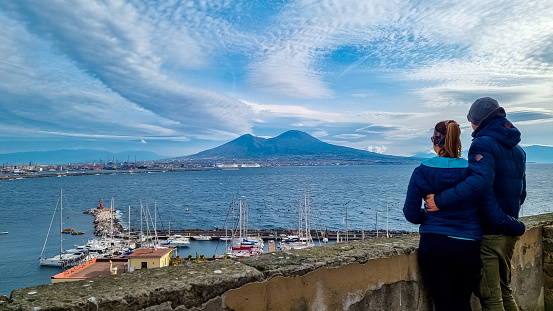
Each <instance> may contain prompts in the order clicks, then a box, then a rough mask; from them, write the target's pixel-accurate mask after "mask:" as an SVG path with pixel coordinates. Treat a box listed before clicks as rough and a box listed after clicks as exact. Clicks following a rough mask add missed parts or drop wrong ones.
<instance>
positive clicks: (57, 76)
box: [0, 0, 553, 156]
mask: <svg viewBox="0 0 553 311" xmlns="http://www.w3.org/2000/svg"><path fill="white" fill-rule="evenodd" d="M551 16H553V2H551V1H526V0H521V1H481V0H478V1H471V0H463V1H403V0H401V1H394V0H390V1H354V0H320V1H254V0H244V1H241V0H232V1H231V0H228V1H226V0H216V1H211V0H205V1H171V0H167V1H138V0H114V1H107V0H106V1H96V0H86V1H69V0H67V1H64V0H51V1H43V0H20V1H1V2H0V29H1V30H0V153H11V152H19V151H35V150H40V151H46V150H57V149H101V150H108V151H113V152H121V151H126V150H148V151H154V152H156V153H158V154H161V155H166V156H179V155H188V154H192V153H196V152H199V151H202V150H204V149H208V148H212V147H215V146H218V145H220V144H222V143H225V142H227V141H229V140H231V139H234V138H236V137H238V136H240V135H242V134H247V133H250V134H253V135H256V136H262V137H274V136H276V135H279V134H280V133H282V132H284V131H286V130H290V129H296V130H302V131H305V132H307V133H309V134H311V135H313V136H315V137H317V138H319V139H321V140H323V141H325V142H329V143H333V144H338V145H343V146H349V147H354V148H358V149H364V150H370V151H375V152H381V153H386V154H394V155H412V154H414V153H416V152H424V151H428V150H430V148H431V143H430V139H429V137H430V135H431V131H432V128H433V126H434V125H435V123H436V122H438V121H440V120H445V119H455V120H457V121H458V122H460V123H461V124H462V129H463V134H462V139H463V144H464V149H467V148H468V146H469V144H470V132H471V130H470V125H469V123H468V121H467V120H466V114H467V111H468V109H469V107H470V104H471V103H472V102H473V101H474V100H476V99H477V98H480V97H484V96H491V97H494V98H496V99H497V100H498V101H499V102H500V104H501V105H502V106H503V107H505V109H506V110H507V116H508V118H510V119H511V120H512V121H513V122H514V124H515V125H516V126H517V127H518V128H519V129H520V130H521V132H522V134H523V136H522V139H523V141H522V144H523V146H524V145H534V144H539V145H548V146H552V145H553V135H551V134H552V133H553V19H551Z"/></svg>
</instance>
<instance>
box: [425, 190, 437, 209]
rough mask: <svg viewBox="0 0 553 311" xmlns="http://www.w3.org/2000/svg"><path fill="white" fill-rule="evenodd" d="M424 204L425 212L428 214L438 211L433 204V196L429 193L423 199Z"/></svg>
mask: <svg viewBox="0 0 553 311" xmlns="http://www.w3.org/2000/svg"><path fill="white" fill-rule="evenodd" d="M424 203H425V204H426V210H427V211H429V212H437V211H439V210H440V209H439V208H438V207H437V206H436V203H435V202H434V194H433V193H431V194H429V195H427V196H426V198H425V199H424Z"/></svg>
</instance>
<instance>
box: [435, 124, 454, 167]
mask: <svg viewBox="0 0 553 311" xmlns="http://www.w3.org/2000/svg"><path fill="white" fill-rule="evenodd" d="M432 142H433V143H434V145H435V146H438V147H440V150H439V151H438V156H440V157H447V158H460V157H461V129H460V127H459V124H458V123H457V122H455V121H454V120H446V121H440V122H438V124H436V126H435V127H434V134H433V136H432Z"/></svg>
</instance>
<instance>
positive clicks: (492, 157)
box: [434, 107, 526, 234]
mask: <svg viewBox="0 0 553 311" xmlns="http://www.w3.org/2000/svg"><path fill="white" fill-rule="evenodd" d="M505 116H506V114H505V110H504V109H503V108H501V107H499V108H497V109H496V110H494V111H493V112H492V113H491V114H490V115H488V116H487V117H486V118H485V119H484V120H482V122H481V123H480V125H479V126H478V127H477V128H476V130H475V131H474V132H473V133H472V136H473V137H474V138H473V141H472V144H471V146H470V149H469V154H468V160H469V170H470V176H469V177H467V179H466V180H464V181H463V182H460V183H459V184H458V185H457V186H455V187H453V188H451V189H447V190H444V191H442V192H441V193H440V192H436V195H435V196H434V201H435V203H436V206H438V208H439V209H440V210H441V209H445V210H449V209H458V208H462V202H464V201H467V200H470V199H471V198H472V197H474V196H481V195H484V194H487V193H490V192H491V191H492V190H493V193H494V194H495V199H496V201H497V203H498V204H499V207H500V208H501V209H502V210H503V211H504V212H505V213H506V214H507V215H510V216H512V217H514V218H518V216H519V215H518V214H519V211H520V206H521V205H522V204H523V203H524V200H525V198H526V154H525V153H524V151H523V150H522V148H521V147H520V146H519V145H518V143H519V142H520V132H519V130H518V129H517V128H515V127H514V126H513V124H512V123H511V122H509V121H508V120H507V119H506V118H505ZM482 230H483V233H484V234H507V233H505V232H501V230H499V229H498V228H496V227H494V226H493V225H492V224H491V223H489V222H488V221H484V222H483V223H482Z"/></svg>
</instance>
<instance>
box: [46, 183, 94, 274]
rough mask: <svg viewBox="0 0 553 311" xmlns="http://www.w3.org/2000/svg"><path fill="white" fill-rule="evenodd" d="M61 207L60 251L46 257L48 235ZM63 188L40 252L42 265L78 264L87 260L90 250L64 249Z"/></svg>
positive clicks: (61, 265)
mask: <svg viewBox="0 0 553 311" xmlns="http://www.w3.org/2000/svg"><path fill="white" fill-rule="evenodd" d="M58 205H59V207H60V231H59V234H60V252H59V254H58V255H55V256H54V257H51V258H44V257H43V254H44V249H45V248H46V243H47V242H48V237H49V236H50V231H51V229H52V224H53V222H54V217H55V215H56V211H57V209H58ZM62 226H63V189H60V195H59V197H58V202H57V203H56V208H55V209H54V214H53V215H52V220H51V221H50V227H49V228H48V234H47V235H46V240H45V241H44V246H43V247H42V252H41V253H40V265H42V266H55V267H62V268H65V267H71V266H76V265H78V264H80V263H82V262H84V261H85V259H86V257H87V255H88V252H87V251H86V250H84V249H83V250H78V251H72V252H68V251H64V250H63V234H64V232H63V228H62Z"/></svg>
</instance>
